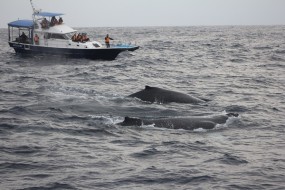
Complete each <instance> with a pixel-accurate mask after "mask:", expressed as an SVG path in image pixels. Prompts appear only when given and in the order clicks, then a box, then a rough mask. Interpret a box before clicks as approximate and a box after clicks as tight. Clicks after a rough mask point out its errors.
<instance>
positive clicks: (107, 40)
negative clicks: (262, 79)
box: [105, 34, 113, 48]
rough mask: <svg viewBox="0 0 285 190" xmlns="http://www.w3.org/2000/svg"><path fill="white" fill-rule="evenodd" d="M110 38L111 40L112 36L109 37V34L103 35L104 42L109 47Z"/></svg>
mask: <svg viewBox="0 0 285 190" xmlns="http://www.w3.org/2000/svg"><path fill="white" fill-rule="evenodd" d="M110 40H113V38H110V37H109V34H107V36H106V37H105V44H106V47H107V48H110Z"/></svg>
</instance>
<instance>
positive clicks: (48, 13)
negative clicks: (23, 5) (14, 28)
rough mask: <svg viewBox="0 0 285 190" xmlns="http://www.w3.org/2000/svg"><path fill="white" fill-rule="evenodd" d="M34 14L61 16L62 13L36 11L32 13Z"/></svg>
mask: <svg viewBox="0 0 285 190" xmlns="http://www.w3.org/2000/svg"><path fill="white" fill-rule="evenodd" d="M34 15H35V16H43V17H53V16H61V15H64V14H63V13H50V12H37V13H34Z"/></svg>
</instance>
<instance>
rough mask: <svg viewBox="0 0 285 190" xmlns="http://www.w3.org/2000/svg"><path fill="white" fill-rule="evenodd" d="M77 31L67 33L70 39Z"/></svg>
mask: <svg viewBox="0 0 285 190" xmlns="http://www.w3.org/2000/svg"><path fill="white" fill-rule="evenodd" d="M75 33H76V32H70V33H67V34H65V35H66V36H67V37H68V39H69V40H70V39H71V38H72V36H73V35H74V34H75Z"/></svg>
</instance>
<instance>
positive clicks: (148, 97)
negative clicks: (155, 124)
mask: <svg viewBox="0 0 285 190" xmlns="http://www.w3.org/2000/svg"><path fill="white" fill-rule="evenodd" d="M129 97H136V98H139V99H141V100H143V101H147V102H151V103H154V102H158V103H170V102H176V103H200V102H205V101H204V100H202V99H199V98H196V97H193V96H189V95H187V94H183V93H181V92H175V91H171V90H165V89H162V88H157V87H151V86H145V89H144V90H142V91H139V92H136V93H134V94H131V95H129Z"/></svg>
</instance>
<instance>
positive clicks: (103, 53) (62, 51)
mask: <svg viewBox="0 0 285 190" xmlns="http://www.w3.org/2000/svg"><path fill="white" fill-rule="evenodd" d="M9 45H10V47H12V48H14V49H15V51H16V53H23V54H31V55H36V54H42V55H58V56H64V57H73V58H87V59H101V60H114V59H115V58H116V57H117V56H118V55H119V54H120V53H121V52H123V51H134V50H136V49H138V48H139V47H138V46H129V47H115V48H96V49H76V48H57V47H44V46H38V45H31V44H23V43H15V42H9Z"/></svg>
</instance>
